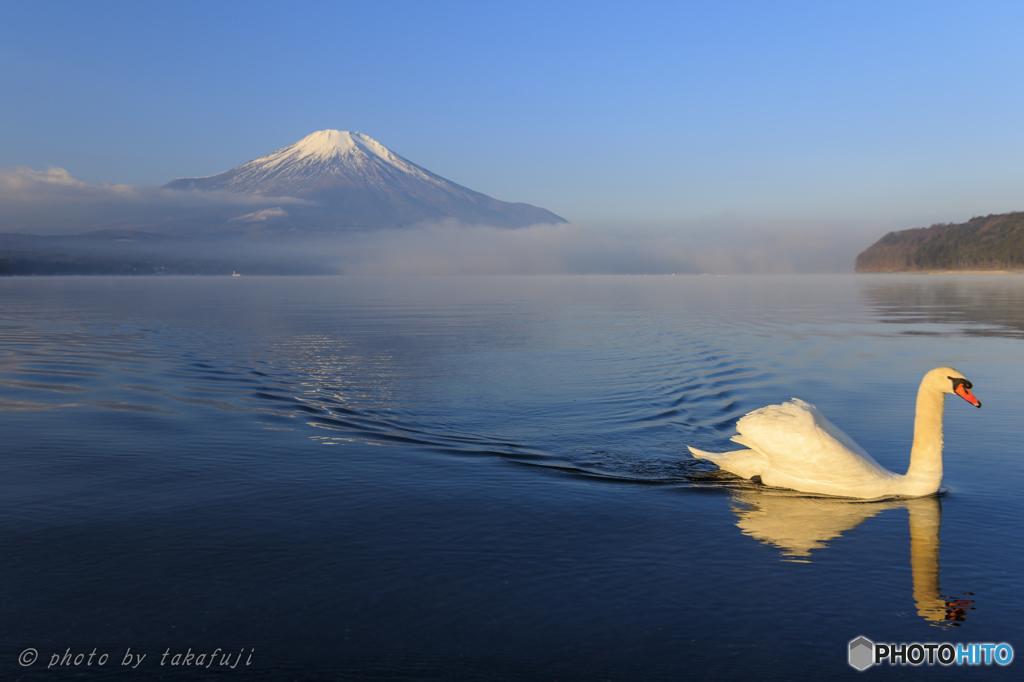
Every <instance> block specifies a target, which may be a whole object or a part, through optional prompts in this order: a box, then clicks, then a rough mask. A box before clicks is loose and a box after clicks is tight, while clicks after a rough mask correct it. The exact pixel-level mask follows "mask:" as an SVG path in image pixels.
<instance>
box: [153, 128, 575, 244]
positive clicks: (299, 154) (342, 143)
mask: <svg viewBox="0 0 1024 682" xmlns="http://www.w3.org/2000/svg"><path fill="white" fill-rule="evenodd" d="M163 189H172V190H182V191H189V192H198V193H206V192H227V193H234V194H242V195H256V196H259V197H262V198H264V199H266V198H271V197H282V198H285V197H287V198H289V200H288V201H283V202H282V203H281V205H280V206H274V207H271V208H265V209H263V210H259V211H255V212H252V213H246V214H244V215H238V216H235V217H233V218H231V219H230V220H229V221H228V224H227V225H225V226H224V227H223V228H222V229H224V230H226V231H245V232H260V233H280V232H287V233H294V232H296V231H299V232H334V231H336V230H353V229H354V230H360V229H363V230H376V229H382V228H389V227H402V226H408V225H414V224H416V223H423V222H428V221H439V220H444V219H446V218H454V219H456V220H458V221H461V222H463V223H469V224H479V225H489V226H494V227H506V228H513V227H525V226H528V225H534V224H537V223H565V222H567V221H566V220H565V219H564V218H561V217H560V216H557V215H555V214H554V213H552V212H551V211H547V210H545V209H543V208H537V207H536V206H531V205H529V204H522V203H508V202H505V201H499V200H497V199H493V198H491V197H489V196H487V195H485V194H481V193H480V192H474V191H473V190H471V189H467V188H465V187H462V186H461V185H457V184H455V183H454V182H451V181H449V180H446V179H445V178H442V177H441V176H439V175H436V174H434V173H431V172H430V171H428V170H427V169H425V168H423V167H421V166H417V165H416V164H414V163H412V162H411V161H408V160H407V159H404V158H402V157H401V156H399V155H398V154H395V153H394V152H392V151H391V150H390V149H388V148H387V147H385V146H384V145H382V144H380V143H379V142H377V141H376V140H374V139H372V138H370V137H368V136H366V135H363V134H362V133H358V132H349V131H342V130H320V131H317V132H315V133H312V134H311V135H307V136H306V137H304V138H302V139H301V140H299V141H298V142H296V143H295V144H292V145H289V146H287V147H284V148H282V149H278V150H277V151H276V152H273V153H271V154H267V155H266V156H261V157H259V158H258V159H254V160H252V161H249V162H248V163H244V164H242V165H241V166H238V167H236V168H232V169H231V170H228V171H225V172H223V173H218V174H217V175H211V176H208V177H202V178H178V179H177V180H172V181H171V182H169V183H167V184H166V185H164V187H163ZM271 203H273V202H271ZM218 231H220V230H218Z"/></svg>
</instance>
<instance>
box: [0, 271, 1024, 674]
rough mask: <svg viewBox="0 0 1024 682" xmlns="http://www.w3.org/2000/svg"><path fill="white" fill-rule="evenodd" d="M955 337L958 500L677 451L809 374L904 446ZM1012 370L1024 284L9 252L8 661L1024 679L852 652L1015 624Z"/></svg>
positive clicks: (0, 655) (840, 405)
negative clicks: (373, 274)
mask: <svg viewBox="0 0 1024 682" xmlns="http://www.w3.org/2000/svg"><path fill="white" fill-rule="evenodd" d="M940 365H951V366H953V367H956V368H957V369H959V370H961V371H962V372H963V373H964V374H965V375H966V376H967V377H969V378H970V379H971V380H972V381H973V382H974V387H975V388H974V392H975V394H976V395H977V396H978V397H979V398H980V399H981V401H982V402H983V403H984V408H983V409H981V410H977V409H974V408H973V407H971V406H970V405H968V404H967V403H965V402H963V401H961V400H959V399H957V398H955V397H953V398H950V399H949V400H947V407H946V450H945V470H946V477H945V482H944V488H945V489H946V491H947V492H946V494H945V495H944V496H942V497H941V498H938V497H935V498H925V499H918V500H890V501H884V502H866V503H865V502H855V501H844V500H837V499H825V498H820V497H819V498H813V497H805V496H800V495H796V494H790V493H786V492H784V491H779V490H773V489H769V488H765V487H762V486H758V485H755V484H752V483H749V482H742V481H739V480H738V479H736V478H734V477H731V476H728V475H724V474H719V473H717V472H716V469H715V467H714V466H713V465H711V464H709V463H706V462H699V461H697V460H694V459H693V458H692V457H691V456H690V455H689V453H688V451H687V450H686V446H687V445H689V444H692V445H695V446H697V447H701V448H706V449H710V450H722V449H725V447H726V443H727V439H728V437H729V436H730V435H732V434H733V433H734V426H735V423H736V420H737V419H738V418H739V417H741V416H742V415H743V414H745V413H746V412H748V411H750V410H753V409H756V408H758V407H761V406H763V405H766V404H770V403H778V402H781V401H783V400H787V399H789V398H790V397H793V396H796V397H800V398H803V399H804V400H807V401H809V402H811V403H813V404H815V405H817V406H818V408H819V409H820V410H821V411H822V412H823V413H824V414H825V415H826V416H827V417H829V419H830V420H831V421H832V422H834V423H835V424H836V425H837V426H839V427H840V428H842V429H843V430H845V431H846V432H847V433H848V434H850V435H851V436H852V437H853V438H854V439H855V440H856V441H857V442H859V443H860V444H861V445H862V446H864V448H865V449H867V450H868V451H869V452H871V453H872V454H873V455H874V456H875V458H876V459H877V460H878V461H879V462H880V463H881V464H882V465H883V466H886V467H887V468H889V469H892V470H896V471H899V472H903V471H905V469H906V466H907V463H908V457H909V450H910V442H911V435H912V434H911V429H912V422H913V412H914V400H915V396H916V391H917V385H918V382H919V381H920V379H921V377H922V376H923V375H924V373H925V372H926V371H927V370H929V369H931V368H933V367H936V366H940ZM1022 379H1024V277H1016V276H972V275H959V276H894V275H890V276H869V275H859V276H852V275H851V276H793V277H783V276H775V277H756V276H750V277H708V276H704V277H701V276H685V277H636V276H634V277H509V278H498V277H495V278H487V277H479V278H474V277H457V278H380V279H375V278H349V277H332V278H294V279H291V278H250V277H241V278H237V277H236V278H201V277H196V278H101V277H97V278H75V277H67V278H9V279H2V280H0V444H2V446H0V447H2V449H0V499H2V501H3V502H2V504H0V543H2V546H3V547H4V550H5V552H4V553H5V560H4V561H3V562H2V564H0V576H2V585H3V587H4V589H3V593H2V595H0V619H2V622H3V623H4V628H3V629H2V630H0V677H2V678H3V679H24V680H43V679H45V680H59V679H117V680H126V679H168V680H178V679H180V680H205V679H215V680H226V679H238V680H277V679H301V680H346V679H359V680H362V679H366V680H440V679H444V680H560V681H564V680H679V679H700V678H715V679H779V680H786V679H801V678H808V679H809V678H814V679H819V678H821V677H822V676H823V675H827V676H829V677H830V678H831V677H838V678H843V677H848V678H850V679H863V678H866V677H869V676H870V677H884V678H889V677H911V676H913V677H921V676H927V677H928V678H929V679H933V678H937V679H961V678H963V677H964V676H965V675H968V674H970V673H975V674H979V673H983V675H984V677H986V678H1011V677H1013V678H1017V679H1019V678H1018V677H1017V676H1018V675H1019V674H1020V670H1019V668H1020V667H1021V665H1024V661H1016V660H1015V661H1013V663H1011V664H1010V665H1008V666H1006V667H1000V666H996V665H990V666H984V667H983V669H976V670H968V669H965V666H955V665H954V666H950V667H948V668H947V667H942V666H938V665H936V666H931V667H929V666H927V665H923V666H920V667H914V666H905V667H900V666H896V667H889V666H882V667H875V668H872V669H871V670H868V671H865V672H864V673H858V672H856V671H855V670H853V669H852V668H851V667H850V666H849V665H848V664H847V644H848V642H849V641H850V640H852V639H854V638H856V637H858V636H861V635H862V636H865V637H867V638H868V639H870V640H873V641H875V642H893V643H900V642H951V643H954V644H955V643H978V642H982V643H983V642H992V643H999V642H1007V643H1009V644H1011V645H1012V646H1014V648H1015V649H1016V650H1017V651H1018V653H1019V654H1020V653H1024V650H1021V646H1024V642H1022V641H1021V637H1020V634H1021V631H1022V628H1021V613H1024V597H1022V581H1021V571H1020V567H1021V559H1022V556H1024V552H1022V549H1024V547H1022V545H1024V530H1022V523H1021V519H1022V518H1024V503H1022V495H1021V490H1022V488H1024V457H1022V452H1021V428H1022V427H1021V424H1022V421H1021V416H1020V408H1021V404H1022V403H1021V397H1020V395H1021V392H1020V386H1021V384H1022ZM30 648H31V649H35V650H36V652H37V654H38V660H36V662H35V663H34V664H33V665H30V666H23V665H20V664H19V656H21V655H22V652H24V651H25V650H26V649H30ZM129 648H130V652H128V651H127V650H128V649H129ZM218 648H219V649H220V651H219V652H217V650H218ZM93 651H95V657H94V658H93V659H91V665H89V664H87V663H86V660H87V659H86V658H84V657H83V658H81V659H79V660H80V664H79V665H77V666H76V665H75V664H74V660H75V659H74V657H75V656H76V655H78V654H85V655H86V656H88V655H89V654H90V653H92V652H93ZM215 652H216V655H215V657H214V654H215ZM225 652H227V653H228V654H230V657H229V658H228V660H227V664H225V665H223V666H222V665H221V663H222V662H224V653H225ZM126 653H127V654H129V656H128V658H127V659H126ZM165 653H166V654H167V655H166V656H164V654H165ZM55 654H58V655H57V656H56V657H55ZM103 654H106V655H107V659H106V662H105V664H104V665H102V666H101V665H99V660H100V657H101V656H102V655H103ZM179 654H180V656H178V655H179ZM189 654H191V655H192V658H191V659H186V657H187V656H188V655H189ZM200 654H201V655H203V656H204V658H203V659H201V661H202V663H203V664H205V663H206V662H211V663H212V665H211V666H210V667H199V666H197V665H196V662H197V661H200V659H198V658H197V656H198V655H200ZM24 655H25V656H26V657H29V658H31V653H27V654H24ZM141 655H144V658H142V659H141V660H140V659H138V658H137V657H138V656H141ZM175 656H178V658H177V659H175ZM214 658H215V662H214ZM162 659H163V663H164V664H163V665H161V660H162ZM126 660H127V661H128V662H129V664H128V665H123V664H124V663H125V661H126ZM175 660H177V661H178V662H179V663H182V662H183V661H185V660H188V661H189V662H190V663H191V665H189V666H188V667H185V666H183V665H177V666H174V665H172V662H173V661H175ZM54 661H56V663H55V665H54V668H52V669H50V670H47V666H48V665H50V664H51V662H54ZM22 662H24V660H23V661H22ZM64 662H67V663H68V664H67V665H64V664H63V663H64ZM228 664H235V665H236V666H237V667H234V668H233V669H229V668H228ZM132 666H136V667H134V669H133V667H132ZM859 675H860V676H863V678H862V677H858V676H859Z"/></svg>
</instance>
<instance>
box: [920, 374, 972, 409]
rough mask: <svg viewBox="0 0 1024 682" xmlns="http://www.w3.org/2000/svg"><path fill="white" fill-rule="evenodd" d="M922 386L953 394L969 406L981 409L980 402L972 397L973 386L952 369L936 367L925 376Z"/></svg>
mask: <svg viewBox="0 0 1024 682" xmlns="http://www.w3.org/2000/svg"><path fill="white" fill-rule="evenodd" d="M922 383H923V384H928V385H929V386H933V387H934V388H937V389H938V390H940V391H942V392H943V393H955V394H957V395H958V396H960V397H961V398H963V399H964V400H966V401H967V402H969V403H970V404H971V405H974V406H975V407H981V401H980V400H978V399H977V398H975V397H974V394H973V393H971V389H972V388H974V384H972V383H971V382H970V381H968V379H967V377H965V376H964V375H963V374H961V373H960V372H958V371H956V370H955V369H953V368H952V367H936V368H935V369H933V370H932V371H930V372H928V374H926V375H925V377H924V381H923V382H922Z"/></svg>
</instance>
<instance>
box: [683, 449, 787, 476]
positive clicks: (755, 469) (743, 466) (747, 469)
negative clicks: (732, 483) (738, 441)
mask: <svg viewBox="0 0 1024 682" xmlns="http://www.w3.org/2000/svg"><path fill="white" fill-rule="evenodd" d="M687 447H689V448H690V452H692V453H693V456H694V457H696V458H697V459H707V460H710V461H712V462H714V463H715V464H717V465H718V466H719V468H721V469H724V470H726V471H728V472H730V473H733V474H736V475H737V476H742V477H743V478H753V477H754V476H760V475H761V473H762V472H763V471H764V468H765V465H767V464H768V460H767V459H766V458H765V456H764V455H762V454H761V453H760V452H757V451H755V450H733V451H732V452H705V451H704V450H698V449H697V448H695V447H692V446H687Z"/></svg>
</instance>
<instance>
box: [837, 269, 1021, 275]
mask: <svg viewBox="0 0 1024 682" xmlns="http://www.w3.org/2000/svg"><path fill="white" fill-rule="evenodd" d="M854 274H857V275H1024V268H1021V269H1019V270H854Z"/></svg>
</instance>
